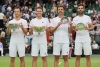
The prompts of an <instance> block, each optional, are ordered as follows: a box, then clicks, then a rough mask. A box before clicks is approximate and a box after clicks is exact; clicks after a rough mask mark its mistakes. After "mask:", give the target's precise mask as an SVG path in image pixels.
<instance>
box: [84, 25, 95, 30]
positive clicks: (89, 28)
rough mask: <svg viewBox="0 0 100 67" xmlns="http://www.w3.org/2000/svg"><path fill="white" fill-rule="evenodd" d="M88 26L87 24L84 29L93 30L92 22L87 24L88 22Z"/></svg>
mask: <svg viewBox="0 0 100 67" xmlns="http://www.w3.org/2000/svg"><path fill="white" fill-rule="evenodd" d="M88 26H89V27H86V26H85V29H86V30H89V31H91V30H93V29H94V26H93V24H92V23H89V24H88Z"/></svg>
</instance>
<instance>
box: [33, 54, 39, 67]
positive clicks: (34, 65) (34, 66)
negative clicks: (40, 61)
mask: <svg viewBox="0 0 100 67" xmlns="http://www.w3.org/2000/svg"><path fill="white" fill-rule="evenodd" d="M37 58H38V57H37V56H33V60H32V67H37Z"/></svg>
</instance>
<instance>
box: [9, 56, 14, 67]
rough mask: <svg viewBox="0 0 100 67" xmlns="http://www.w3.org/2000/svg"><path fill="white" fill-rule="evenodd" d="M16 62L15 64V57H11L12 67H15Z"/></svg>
mask: <svg viewBox="0 0 100 67" xmlns="http://www.w3.org/2000/svg"><path fill="white" fill-rule="evenodd" d="M14 62H15V57H11V58H10V67H15V64H14Z"/></svg>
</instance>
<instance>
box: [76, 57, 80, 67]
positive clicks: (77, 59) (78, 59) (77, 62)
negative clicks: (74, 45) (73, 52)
mask: <svg viewBox="0 0 100 67" xmlns="http://www.w3.org/2000/svg"><path fill="white" fill-rule="evenodd" d="M80 57H81V56H80V55H77V56H76V67H80Z"/></svg>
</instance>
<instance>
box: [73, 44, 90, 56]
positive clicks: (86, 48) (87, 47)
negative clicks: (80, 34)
mask: <svg viewBox="0 0 100 67" xmlns="http://www.w3.org/2000/svg"><path fill="white" fill-rule="evenodd" d="M82 49H83V50H84V55H91V54H92V48H91V42H75V51H74V54H75V55H82Z"/></svg>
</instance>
